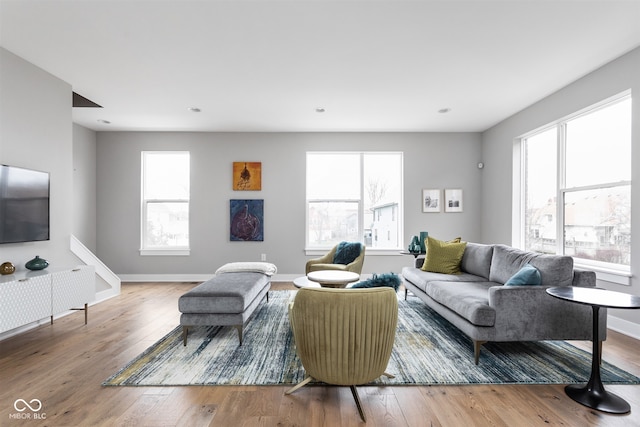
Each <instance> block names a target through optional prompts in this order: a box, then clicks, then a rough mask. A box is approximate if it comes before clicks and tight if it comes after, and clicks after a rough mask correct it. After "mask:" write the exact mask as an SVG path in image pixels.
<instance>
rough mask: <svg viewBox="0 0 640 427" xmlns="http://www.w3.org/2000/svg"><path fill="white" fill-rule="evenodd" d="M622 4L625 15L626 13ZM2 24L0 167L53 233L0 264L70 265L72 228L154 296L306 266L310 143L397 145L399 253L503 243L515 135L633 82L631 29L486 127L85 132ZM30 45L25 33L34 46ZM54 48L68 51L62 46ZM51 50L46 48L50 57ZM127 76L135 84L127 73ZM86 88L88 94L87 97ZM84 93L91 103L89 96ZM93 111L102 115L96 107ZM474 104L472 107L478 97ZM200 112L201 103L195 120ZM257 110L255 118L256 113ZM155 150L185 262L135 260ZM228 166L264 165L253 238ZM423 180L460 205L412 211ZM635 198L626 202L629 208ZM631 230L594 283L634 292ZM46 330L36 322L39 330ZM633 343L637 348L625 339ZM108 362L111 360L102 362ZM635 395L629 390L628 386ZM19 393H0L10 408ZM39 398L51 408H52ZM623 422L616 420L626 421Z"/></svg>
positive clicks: (388, 268)
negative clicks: (179, 225) (437, 245)
mask: <svg viewBox="0 0 640 427" xmlns="http://www.w3.org/2000/svg"><path fill="white" fill-rule="evenodd" d="M4 3H6V4H10V3H16V2H4V1H3V5H2V7H3V9H4V10H3V12H6V11H9V10H10V9H9V8H8V7H7V5H5V4H4ZM13 6H15V4H13ZM628 7H630V8H631V9H630V10H631V11H632V12H636V13H637V11H638V10H637V8H636V9H633V7H632V6H631V5H628ZM11 10H13V9H11ZM5 16H7V15H6V14H5ZM616 16H618V15H616ZM636 17H637V15H636ZM2 19H3V21H2V24H3V25H2V27H3V28H2V30H1V31H2V39H1V40H2V43H1V46H2V48H0V55H1V56H0V67H1V71H2V72H1V75H0V84H1V86H0V88H1V89H2V96H1V100H0V102H1V106H0V107H1V109H0V124H1V126H0V132H1V144H2V145H1V147H0V150H1V151H0V163H3V164H9V165H16V166H22V167H27V168H30V169H35V170H44V171H47V172H49V173H50V176H51V238H50V240H49V241H46V242H38V243H23V244H9V245H3V246H2V248H1V250H2V257H1V258H2V259H1V260H0V261H2V262H4V261H7V260H10V261H12V262H13V263H14V264H15V265H16V267H17V268H20V269H23V266H24V264H25V263H26V262H27V261H28V260H30V259H31V258H33V257H34V256H35V255H40V256H42V257H44V258H46V259H47V260H48V261H49V263H50V265H52V266H64V267H72V266H74V265H76V264H78V263H79V261H78V259H77V257H76V255H74V254H73V253H72V252H71V251H70V249H69V239H70V236H72V235H73V236H75V237H77V238H78V239H79V240H80V241H81V242H82V243H83V244H84V245H85V246H86V247H87V248H89V249H90V250H91V251H92V252H94V253H95V254H96V255H97V257H98V258H99V259H100V260H101V261H102V262H103V263H104V264H105V265H107V266H108V267H109V268H110V269H111V270H112V271H113V272H115V273H116V274H117V275H118V276H119V277H120V278H121V280H122V281H123V282H126V283H132V284H134V285H131V286H135V283H142V282H144V283H148V282H156V286H157V287H158V288H160V289H158V291H157V292H158V293H159V294H162V293H163V292H164V291H163V290H162V289H161V287H162V286H163V283H166V286H167V287H168V288H171V287H173V286H175V285H174V283H175V282H181V281H184V282H198V281H202V280H206V279H207V278H209V277H211V276H212V275H213V273H214V272H215V270H216V269H217V268H218V267H219V266H221V265H223V264H224V263H227V262H232V261H258V260H260V259H261V255H262V254H265V255H266V260H267V261H269V262H273V263H274V264H276V265H277V267H278V276H277V277H276V279H278V280H284V281H290V280H292V279H293V278H294V277H296V276H297V275H300V274H302V273H303V268H304V264H305V262H306V260H308V259H309V258H310V257H311V256H312V255H311V254H307V252H306V251H305V217H306V213H305V203H304V200H305V191H306V190H305V189H306V182H305V177H306V171H305V161H306V159H305V156H306V153H307V152H309V151H345V150H348V151H394V152H402V153H403V161H404V165H403V166H404V176H403V184H404V187H403V198H404V228H403V241H404V243H403V245H402V248H403V249H404V248H405V247H406V245H407V244H408V242H409V241H410V240H411V237H412V236H413V235H416V234H418V233H419V232H420V231H429V233H430V234H431V235H433V236H434V237H437V238H441V239H444V240H448V239H451V238H454V237H457V236H461V237H462V238H463V239H464V240H467V241H471V242H482V243H504V244H510V245H515V244H516V243H517V242H516V241H515V237H514V236H515V235H516V234H518V233H517V232H516V231H514V225H513V224H514V221H513V217H514V206H515V205H517V203H516V202H517V201H516V196H514V194H515V193H514V188H513V187H514V186H513V182H514V179H513V177H514V164H515V163H516V162H514V145H515V142H514V141H516V140H517V139H518V138H519V137H520V136H522V135H525V134H527V133H528V132H531V131H533V130H535V129H538V128H540V127H542V126H545V125H547V124H549V123H552V122H554V121H556V120H559V119H561V118H563V117H567V116H568V115H571V114H573V113H575V112H577V111H581V110H583V109H585V108H587V107H589V106H592V105H595V104H597V103H599V102H602V101H603V100H606V99H609V98H611V97H612V96H616V95H618V94H621V93H623V92H625V91H630V92H631V94H632V96H633V95H634V94H636V93H637V92H638V91H639V90H640V72H639V71H640V48H638V43H639V42H640V40H639V39H638V32H637V30H636V32H635V33H634V32H631V34H632V35H634V36H635V39H633V38H632V37H627V38H622V36H621V38H620V39H619V40H618V43H617V44H616V45H615V48H614V47H607V49H609V51H610V52H612V51H615V52H617V54H615V55H613V56H611V58H610V59H609V60H607V61H606V63H605V62H602V63H597V64H595V63H593V62H586V59H583V58H579V59H581V60H583V61H585V64H588V66H587V67H586V68H584V69H583V70H582V72H581V74H580V75H576V76H575V78H573V79H571V80H569V81H566V84H563V85H562V86H558V87H557V88H556V89H554V90H550V91H549V92H548V93H538V94H535V96H534V97H533V98H534V99H535V102H532V103H531V104H528V105H525V106H523V108H519V109H516V110H513V111H509V112H508V113H503V116H504V118H503V119H502V120H499V121H496V122H495V123H492V124H491V125H490V126H486V127H485V128H473V129H472V130H469V131H463V130H456V131H450V130H448V129H453V124H449V122H450V121H455V116H452V115H451V114H452V113H455V111H456V110H455V108H456V107H455V105H452V107H451V108H452V111H451V112H450V113H445V114H439V113H437V112H433V113H434V116H436V118H435V119H434V120H440V121H441V122H442V123H439V124H438V125H437V126H434V127H435V128H437V130H434V131H415V130H414V131H404V130H402V129H400V130H399V131H398V130H396V131H394V130H390V129H380V130H379V129H376V128H374V127H373V126H372V127H371V128H364V127H363V128H361V129H359V130H354V129H343V130H338V131H323V130H322V129H323V127H322V124H321V123H322V121H323V120H326V116H327V115H330V114H333V113H332V111H331V109H330V107H328V106H327V111H326V112H325V113H316V112H315V111H311V114H312V115H313V117H312V118H309V119H307V120H311V121H313V120H315V121H316V124H315V125H314V127H313V128H312V130H311V131H304V130H301V129H294V130H293V131H283V130H275V131H274V130H265V129H264V128H262V129H259V130H254V129H247V131H238V130H231V127H229V128H228V129H227V130H222V131H202V130H189V129H187V130H183V129H170V130H168V129H154V130H142V129H140V130H135V124H134V125H133V126H132V127H131V128H129V129H123V130H116V131H114V130H109V125H107V124H95V125H94V126H92V127H93V128H89V127H86V126H83V125H81V124H78V123H77V122H76V121H75V120H74V115H76V114H80V113H81V112H78V110H79V109H78V108H75V109H73V110H72V109H71V108H69V104H70V94H71V93H72V92H73V91H75V90H78V89H77V88H76V82H74V81H66V80H64V79H62V78H60V77H59V76H58V75H59V74H63V71H62V70H57V69H47V68H46V67H45V66H43V65H40V63H39V61H44V60H42V59H39V58H38V57H33V58H30V54H29V52H30V51H29V49H27V48H25V51H24V53H23V52H20V51H19V46H20V44H16V42H15V41H14V40H16V39H17V38H20V36H21V35H20V34H19V35H18V36H15V35H12V34H10V33H9V32H8V30H7V29H6V28H12V29H14V28H15V25H18V24H17V23H15V22H14V23H13V24H12V25H11V26H9V27H7V26H5V25H4V24H5V19H10V18H5V17H3V18H2ZM18 22H20V20H19V21H18ZM79 38H81V37H79ZM42 42H43V41H42V40H37V41H34V44H37V43H42ZM78 43H79V44H78V45H77V46H74V48H77V49H79V50H78V51H77V53H76V55H80V53H81V52H84V54H87V51H88V50H90V47H88V46H82V43H81V42H78ZM61 49H62V48H61ZM62 50H63V52H66V53H67V54H68V51H69V50H73V49H66V48H65V49H62ZM55 52H56V50H55V49H52V50H51V55H55ZM599 53H600V54H602V52H599ZM91 55H92V57H91V58H92V59H91V60H88V61H96V60H98V59H97V58H99V54H98V53H95V52H92V53H91ZM93 55H95V56H93ZM167 61H169V59H167ZM575 61H576V62H578V59H576V60H575ZM111 65H112V66H113V64H111ZM126 68H127V67H126V66H124V65H122V66H121V65H118V66H117V67H116V66H113V68H112V70H111V73H113V74H114V75H119V74H120V70H122V72H123V73H126ZM121 78H122V79H125V78H124V77H121ZM142 78H143V77H141V76H137V77H135V79H142ZM398 78H401V77H398ZM135 79H132V80H135ZM127 84H128V85H135V81H131V82H128V83H127ZM256 84H257V83H256ZM85 95H87V96H89V97H92V94H90V93H85ZM36 100H37V102H35V101H36ZM93 100H94V101H96V102H98V103H100V102H102V100H100V99H97V98H95V99H93ZM312 102H313V105H310V106H309V107H310V109H311V110H313V109H314V108H315V107H317V105H316V101H315V100H313V101H312ZM187 105H191V104H187ZM445 106H447V105H439V106H438V108H440V107H445ZM105 107H106V109H105V111H108V106H105ZM475 107H476V109H477V110H481V109H482V105H476V106H475ZM180 108H182V110H185V111H183V114H192V113H190V112H186V105H185V106H184V107H182V106H181V107H180ZM206 113H207V111H206V109H205V108H204V107H203V111H202V112H201V113H200V114H206ZM262 113H264V114H266V112H257V113H256V114H257V115H260V114H262ZM323 114H324V115H323ZM356 116H357V115H356ZM107 119H109V118H107ZM111 121H112V124H113V125H114V126H118V125H119V124H118V120H115V119H111ZM448 126H451V127H448ZM632 126H633V129H632V145H633V146H637V145H638V144H639V143H640V141H639V139H640V132H636V131H635V129H636V128H637V127H638V126H640V112H639V110H638V109H637V108H634V109H633V112H632ZM310 128H311V126H310ZM161 150H178V151H189V152H190V153H191V159H192V166H191V167H192V187H191V191H192V196H191V217H190V221H191V227H192V231H191V236H192V238H191V242H190V255H189V256H161V257H160V256H141V255H140V232H139V230H140V163H141V160H140V156H141V152H142V151H161ZM238 161H258V162H261V163H262V174H263V176H262V181H263V187H262V190H261V191H260V192H259V193H254V194H252V195H251V197H256V198H260V199H264V202H265V203H264V207H265V212H264V219H265V228H264V232H265V237H264V241H262V242H234V241H230V239H229V223H228V221H229V219H228V218H229V200H230V199H234V198H242V197H244V196H238V193H237V192H234V191H233V190H232V177H231V166H232V163H233V162H238ZM479 163H483V167H482V168H479V167H478V164H479ZM631 167H632V171H637V170H640V154H638V152H636V151H635V150H634V151H632V155H631ZM425 188H439V189H446V188H460V189H463V190H464V209H463V211H462V212H456V213H447V212H441V213H435V214H432V213H424V212H423V211H422V208H421V205H420V197H421V194H422V190H423V189H425ZM632 194H637V190H635V189H633V190H632ZM636 203H637V202H636V198H635V197H634V198H633V206H636ZM631 229H632V231H631V245H632V246H631V263H630V266H631V271H630V273H631V274H630V275H629V276H624V275H623V276H622V279H621V280H620V281H622V282H624V281H625V280H626V282H627V284H625V285H621V284H618V283H614V282H613V281H611V280H599V281H598V286H599V287H603V288H606V289H610V290H616V291H620V292H624V293H629V294H633V295H640V282H638V280H637V277H635V275H634V269H633V266H634V265H636V264H637V262H636V261H635V260H636V259H637V257H638V253H640V251H638V250H636V248H637V247H638V246H637V245H638V243H637V241H639V240H640V239H635V238H633V236H634V235H638V234H637V232H636V231H635V230H636V229H639V230H640V225H639V223H638V219H637V217H636V216H632V218H631ZM411 262H412V258H411V257H407V256H403V255H400V254H399V251H398V253H395V254H375V253H373V251H372V254H371V255H369V254H368V258H367V261H366V262H365V265H364V270H363V273H365V274H373V273H384V272H396V273H398V272H400V270H401V269H402V267H404V266H406V265H408V264H410V263H411ZM601 277H602V276H601ZM607 277H608V276H607ZM96 284H97V289H96V291H97V294H98V295H101V296H102V298H101V299H103V300H105V302H104V303H99V304H96V306H95V307H96V309H98V307H100V306H101V305H102V304H107V303H109V301H111V300H114V299H117V298H118V293H119V288H117V289H115V288H113V287H112V286H111V285H109V284H108V283H107V282H104V281H102V280H101V279H100V278H97V279H96ZM140 286H141V287H146V285H143V284H141V285H140ZM90 310H91V309H90ZM176 311H177V307H176ZM104 316H107V315H106V314H105V315H104ZM69 317H73V316H69ZM65 321H66V320H65ZM89 322H90V323H91V315H90V319H89ZM61 324H66V323H61ZM608 324H609V327H610V328H612V329H613V330H615V331H619V332H621V333H623V334H624V335H626V336H629V337H633V338H634V339H636V340H637V339H639V338H640V313H639V312H638V310H611V311H610V312H609V321H608ZM45 328H47V326H43V327H42V329H45ZM27 333H28V332H27ZM606 345H607V344H605V348H606ZM633 345H635V346H636V348H637V342H635V344H633ZM633 345H632V348H633ZM143 349H144V348H142V349H141V350H143ZM605 351H606V350H605ZM627 357H629V358H630V357H632V356H631V355H627ZM118 368H119V366H113V369H114V370H115V369H118ZM636 374H637V372H636ZM627 387H630V386H627ZM637 387H638V386H633V389H634V390H637ZM633 393H635V394H636V395H637V391H634V392H633ZM633 393H632V394H633ZM17 397H18V396H15V397H13V396H12V399H11V402H13V401H14V400H15V399H16V398H17ZM344 400H346V399H344ZM636 401H637V396H636ZM5 403H6V402H5ZM347 403H349V402H347ZM636 404H637V403H636ZM3 405H4V403H3ZM51 406H53V404H50V409H51ZM3 409H4V408H3ZM624 421H625V422H628V419H625V420H624ZM354 422H355V421H354Z"/></svg>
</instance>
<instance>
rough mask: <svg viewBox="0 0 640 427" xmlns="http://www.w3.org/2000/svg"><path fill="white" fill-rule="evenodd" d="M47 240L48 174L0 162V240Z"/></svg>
mask: <svg viewBox="0 0 640 427" xmlns="http://www.w3.org/2000/svg"><path fill="white" fill-rule="evenodd" d="M40 240H49V174H48V173H47V172H40V171H35V170H30V169H24V168H19V167H15V166H6V165H0V243H18V242H34V241H40Z"/></svg>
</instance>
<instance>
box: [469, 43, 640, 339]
mask: <svg viewBox="0 0 640 427" xmlns="http://www.w3.org/2000/svg"><path fill="white" fill-rule="evenodd" d="M628 89H631V91H632V94H633V97H634V101H633V104H634V105H633V118H632V120H633V124H632V126H633V129H632V146H633V148H634V149H633V150H632V158H631V162H632V180H633V182H634V183H635V184H634V186H633V188H632V191H633V193H632V209H631V224H632V237H631V273H632V274H633V277H632V279H631V286H622V285H618V284H614V283H610V282H605V281H599V283H598V285H599V286H601V287H604V288H609V289H612V290H617V291H621V292H625V293H631V294H635V295H640V281H639V280H638V277H637V274H638V271H637V266H638V262H639V261H640V215H639V214H638V213H639V212H640V210H639V208H640V185H637V183H638V178H640V150H637V149H635V148H637V147H640V108H639V107H638V96H639V94H640V48H637V49H635V50H633V51H631V52H630V53H628V54H627V55H624V56H622V57H620V58H618V59H617V60H615V61H613V62H611V63H609V64H607V65H605V66H604V67H602V68H600V69H598V70H596V71H594V72H593V73H590V74H588V75H586V76H585V77H583V78H581V79H580V80H578V81H576V82H575V83H573V84H571V85H569V86H567V87H565V88H563V89H562V90H560V91H558V92H557V93H554V94H553V95H551V96H549V97H547V98H545V99H543V100H542V101H540V102H538V103H536V104H534V105H532V106H530V107H529V108H527V109H525V110H524V111H521V112H520V113H518V114H516V115H514V116H512V117H511V118H509V119H507V120H505V121H503V122H502V123H500V124H498V125H497V126H495V127H493V128H491V129H489V130H487V131H486V132H484V134H483V137H482V146H483V149H482V153H483V158H484V159H485V163H486V168H485V170H484V176H483V178H484V184H483V204H482V213H483V214H482V225H481V229H482V236H481V237H482V240H483V241H485V242H501V243H506V244H511V242H512V205H513V202H514V201H513V200H512V192H513V188H512V182H513V179H512V174H513V148H514V140H515V139H516V138H517V137H519V136H521V135H522V134H524V133H526V132H529V131H531V130H534V129H536V128H538V127H540V126H544V125H546V124H548V123H551V122H553V121H555V120H558V119H560V118H562V117H564V116H567V115H569V114H571V113H574V112H576V111H579V110H581V109H583V108H586V107H588V106H590V105H593V104H595V103H597V102H599V101H602V100H604V99H607V98H609V97H611V96H613V95H616V94H618V93H621V92H623V91H625V90H628ZM603 149H606V141H603ZM613 312H614V314H615V316H616V317H619V318H621V319H626V320H629V321H632V322H634V323H636V324H640V311H639V310H614V311H613ZM638 335H639V336H640V333H639V334H638Z"/></svg>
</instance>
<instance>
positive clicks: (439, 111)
mask: <svg viewBox="0 0 640 427" xmlns="http://www.w3.org/2000/svg"><path fill="white" fill-rule="evenodd" d="M449 111H451V108H449V107H447V108H441V109H439V110H438V113H440V114H446V113H448V112H449Z"/></svg>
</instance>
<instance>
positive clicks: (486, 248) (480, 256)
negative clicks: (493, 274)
mask: <svg viewBox="0 0 640 427" xmlns="http://www.w3.org/2000/svg"><path fill="white" fill-rule="evenodd" d="M492 256H493V245H481V244H479V243H471V242H467V246H466V247H465V248H464V255H462V261H461V262H460V269H461V270H462V271H464V272H467V273H471V274H474V275H476V276H480V277H484V278H485V279H489V271H490V269H491V257H492Z"/></svg>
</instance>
